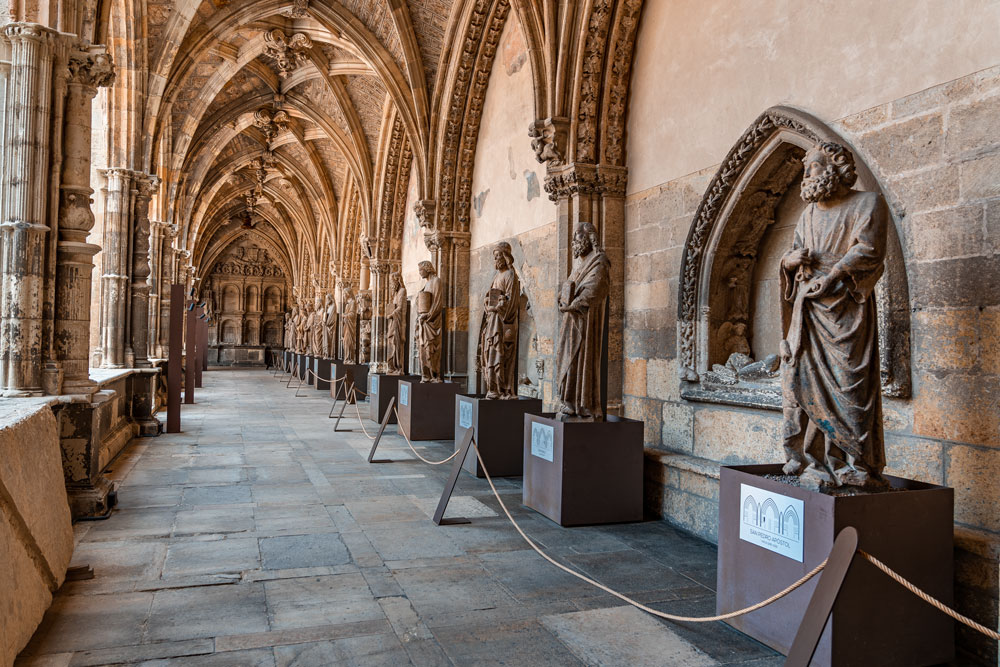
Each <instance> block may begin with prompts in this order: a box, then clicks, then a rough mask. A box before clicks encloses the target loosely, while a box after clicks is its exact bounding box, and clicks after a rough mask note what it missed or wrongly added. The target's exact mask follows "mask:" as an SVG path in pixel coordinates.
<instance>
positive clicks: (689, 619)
mask: <svg viewBox="0 0 1000 667" xmlns="http://www.w3.org/2000/svg"><path fill="white" fill-rule="evenodd" d="M472 446H473V447H475V449H476V458H477V459H479V465H480V466H481V467H482V469H483V474H484V475H486V481H487V482H489V484H490V489H492V490H493V495H494V496H495V497H496V499H497V502H498V503H500V507H501V508H502V509H503V513H504V514H506V515H507V519H508V520H509V521H510V522H511V524H513V526H514V528H515V529H516V530H517V532H518V534H520V535H521V537H522V538H523V539H524V541H525V542H527V543H528V546H530V547H531V548H532V549H534V550H535V552H536V553H537V554H538V555H539V556H541V557H542V558H544V559H545V560H547V561H548V562H550V563H552V564H553V565H555V566H556V567H558V568H559V569H560V570H562V571H563V572H566V573H567V574H571V575H573V576H574V577H576V578H577V579H580V580H581V581H584V582H586V583H588V584H590V585H591V586H596V587H597V588H600V589H601V590H602V591H604V592H605V593H609V594H610V595H613V596H615V597H616V598H618V599H619V600H621V601H623V602H626V603H628V604H630V605H632V606H633V607H635V608H636V609H640V610H642V611H644V612H646V613H647V614H652V615H653V616H656V617H657V618H662V619H664V620H667V621H675V622H678V623H710V622H714V621H725V620H726V619H730V618H736V617H737V616H743V615H744V614H749V613H750V612H752V611H757V610H758V609H761V608H763V607H766V606H767V605H769V604H771V603H772V602H775V601H777V600H780V599H781V598H783V597H785V596H786V595H788V594H789V593H791V592H792V591H794V590H795V589H797V588H799V587H801V586H802V585H803V584H805V583H806V582H807V581H809V580H810V579H812V578H813V577H815V576H816V575H817V574H819V573H820V571H821V570H822V569H823V568H824V567H826V561H825V560H824V561H823V562H822V563H820V564H819V565H817V566H816V567H815V568H813V569H812V570H811V571H810V572H809V573H807V574H806V575H805V576H804V577H802V578H801V579H799V580H798V581H796V582H795V583H794V584H792V585H791V586H789V587H788V588H785V589H784V590H782V591H779V592H778V593H775V594H774V595H772V596H771V597H769V598H767V599H766V600H762V601H761V602H758V603H757V604H755V605H751V606H749V607H746V608H744V609H740V610H737V611H731V612H729V613H727V614H719V615H718V616H701V617H697V616H676V615H674V614H667V613H665V612H662V611H657V610H656V609H653V608H652V607H647V606H646V605H644V604H642V603H641V602H639V601H637V600H633V599H632V598H630V597H628V596H627V595H623V594H622V593H619V592H618V591H615V590H612V589H610V588H608V587H607V586H605V585H604V584H602V583H600V582H599V581H595V580H593V579H591V578H590V577H588V576H586V575H584V574H580V573H579V572H577V571H576V570H573V569H570V568H569V567H566V566H565V565H563V564H562V563H560V562H558V561H556V560H555V559H553V558H552V557H551V556H549V555H548V554H546V553H545V552H544V551H542V550H541V549H539V548H538V545H537V544H535V543H534V542H533V541H532V540H531V538H530V537H528V536H527V535H526V534H525V532H524V531H523V530H521V526H519V525H517V521H515V520H514V517H513V516H511V513H510V511H509V510H508V509H507V505H505V504H504V502H503V499H502V498H501V497H500V494H499V493H498V492H497V487H496V486H494V485H493V478H492V477H490V473H489V471H488V470H487V469H486V464H485V463H484V462H483V457H482V455H480V453H479V445H478V444H476V440H475V438H473V440H472ZM456 453H457V452H456Z"/></svg>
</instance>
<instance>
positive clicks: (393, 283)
mask: <svg viewBox="0 0 1000 667" xmlns="http://www.w3.org/2000/svg"><path fill="white" fill-rule="evenodd" d="M389 294H390V296H391V298H392V310H391V311H390V312H389V317H388V318H387V319H388V322H387V323H386V324H387V327H388V329H389V331H388V339H387V340H388V359H386V366H387V369H388V370H387V372H388V374H389V375H402V374H403V361H404V359H405V355H406V288H404V287H403V279H402V277H400V275H399V271H393V272H392V273H391V274H389Z"/></svg>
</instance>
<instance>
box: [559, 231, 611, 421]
mask: <svg viewBox="0 0 1000 667" xmlns="http://www.w3.org/2000/svg"><path fill="white" fill-rule="evenodd" d="M573 263H574V268H573V271H572V272H571V273H570V276H569V280H567V281H566V282H565V283H563V285H562V289H561V290H560V292H559V312H561V313H562V322H561V326H560V327H559V347H558V348H557V351H556V354H557V357H556V360H557V362H558V365H559V371H558V375H557V385H556V390H557V392H558V395H559V403H560V406H559V414H558V419H560V420H561V421H601V420H603V419H604V410H603V407H602V405H601V355H602V352H603V344H604V313H605V309H606V308H607V297H608V292H609V290H610V285H611V271H610V268H611V263H610V261H608V256H607V255H606V254H605V253H604V250H603V249H602V248H601V246H600V241H599V239H598V236H597V230H596V229H595V228H594V225H593V224H591V223H589V222H581V223H580V224H579V225H578V226H577V228H576V233H575V234H574V235H573Z"/></svg>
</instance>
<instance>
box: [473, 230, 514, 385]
mask: <svg viewBox="0 0 1000 667" xmlns="http://www.w3.org/2000/svg"><path fill="white" fill-rule="evenodd" d="M493 261H494V263H495V266H496V269H497V274H496V276H494V278H493V283H492V284H491V285H490V289H489V291H488V292H487V293H486V298H485V299H484V303H483V320H482V326H481V328H480V330H479V355H480V358H479V360H480V366H481V368H482V371H483V379H484V380H485V383H486V398H488V399H498V398H499V399H515V398H517V336H518V315H519V310H520V303H519V297H520V295H521V282H520V281H519V280H518V278H517V273H515V272H514V255H513V254H512V252H511V247H510V244H509V243H507V242H506V241H501V242H500V243H497V244H496V246H494V248H493Z"/></svg>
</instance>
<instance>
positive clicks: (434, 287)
mask: <svg viewBox="0 0 1000 667" xmlns="http://www.w3.org/2000/svg"><path fill="white" fill-rule="evenodd" d="M418 270H419V271H420V277H421V278H423V279H424V280H425V281H427V282H425V283H424V286H423V288H421V290H420V291H419V292H417V351H418V352H419V354H420V381H421V382H441V330H442V326H441V324H442V320H443V319H444V318H443V314H444V285H443V284H442V283H441V279H440V278H438V275H437V271H435V270H434V265H433V264H431V263H430V262H428V261H426V260H425V261H423V262H420V264H419V265H418Z"/></svg>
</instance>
